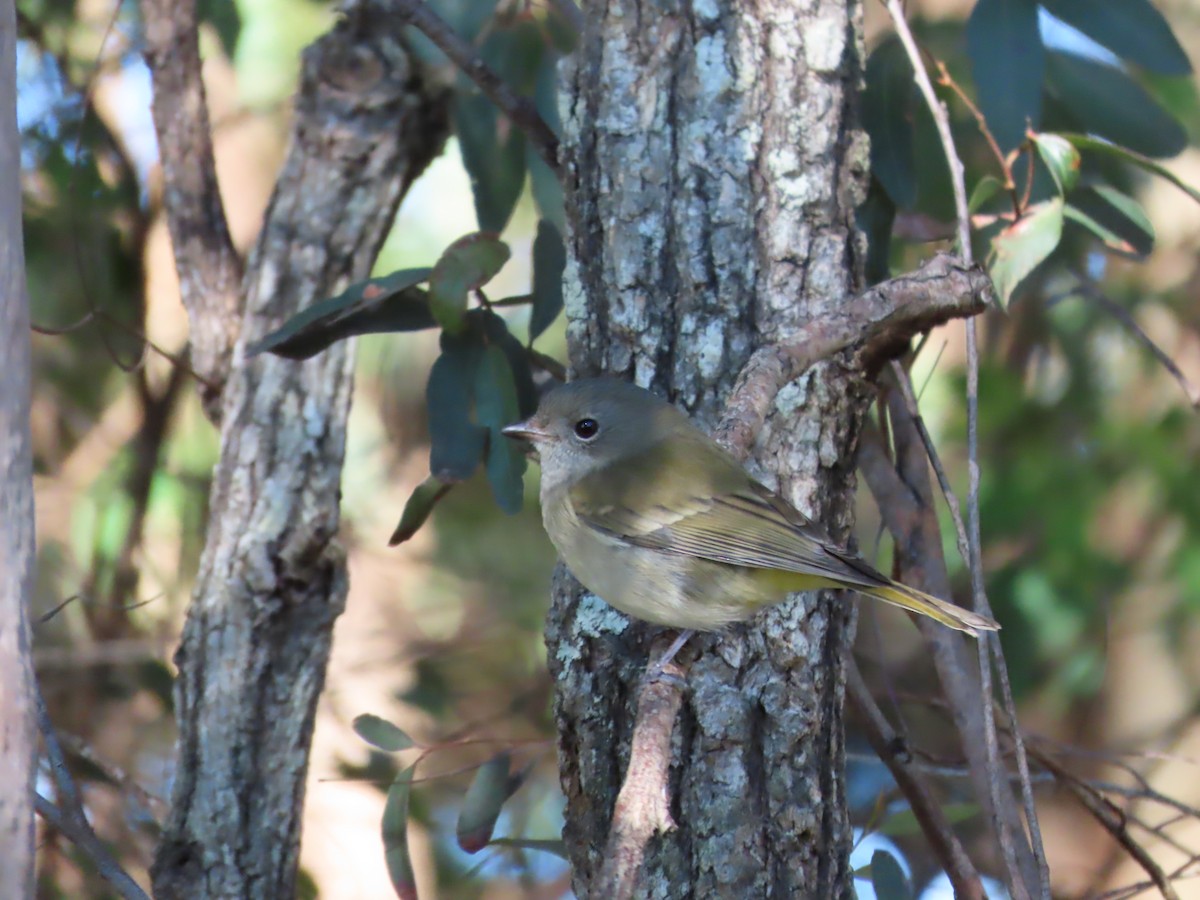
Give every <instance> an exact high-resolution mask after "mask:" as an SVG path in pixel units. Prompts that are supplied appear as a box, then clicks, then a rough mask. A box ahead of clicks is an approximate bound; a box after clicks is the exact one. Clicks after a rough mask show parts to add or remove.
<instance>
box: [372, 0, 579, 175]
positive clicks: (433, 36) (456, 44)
mask: <svg viewBox="0 0 1200 900" xmlns="http://www.w3.org/2000/svg"><path fill="white" fill-rule="evenodd" d="M387 5H388V6H389V7H390V8H391V10H392V11H393V12H395V13H396V15H398V16H399V17H400V18H401V19H402V20H403V21H406V22H408V23H410V24H411V25H413V26H414V27H415V28H417V29H418V30H419V31H420V32H421V33H422V34H424V35H425V37H427V38H429V40H431V41H433V43H434V44H436V45H437V47H438V49H440V50H441V51H442V52H443V53H445V54H446V56H448V57H449V58H450V61H451V62H452V63H454V64H455V65H456V66H458V68H459V69H460V70H461V71H462V73H463V74H464V75H466V76H467V77H468V78H470V79H471V80H472V81H473V82H475V84H476V85H477V86H478V87H479V89H480V90H481V91H483V93H484V96H486V97H487V98H488V99H489V100H491V101H492V102H493V103H495V104H496V106H498V107H499V108H500V110H501V111H502V112H503V113H504V114H505V115H506V116H508V117H509V119H511V120H512V121H513V123H514V124H515V125H517V126H518V127H519V128H520V129H521V130H522V131H524V132H525V135H526V136H527V137H528V138H529V139H530V140H531V141H533V146H534V149H535V150H537V152H538V155H539V156H541V158H542V159H543V160H545V162H546V165H548V166H549V167H550V168H551V169H552V170H553V171H554V173H555V174H556V175H558V176H559V179H560V180H561V178H562V167H561V166H560V165H559V161H558V136H557V135H556V134H555V133H554V132H553V131H552V130H551V128H550V126H549V125H547V124H546V120H545V119H543V118H542V116H541V114H540V113H539V112H538V111H537V107H536V106H534V105H533V103H532V102H530V101H529V100H528V99H527V98H525V97H522V96H520V95H519V94H517V93H516V92H514V91H513V89H512V88H510V87H509V86H508V85H507V84H505V82H504V79H502V78H501V77H500V76H499V75H497V74H496V73H495V72H494V71H493V70H492V69H491V67H490V66H488V64H487V63H485V62H484V61H483V59H482V58H480V56H479V54H478V53H476V52H475V51H474V50H473V49H472V48H471V46H470V45H469V44H468V43H467V42H466V41H464V40H463V39H462V38H460V37H459V36H458V35H457V34H455V33H454V31H453V29H451V28H450V26H449V25H447V24H446V23H445V21H443V20H442V18H441V17H440V16H439V15H438V14H437V13H435V12H434V11H433V10H432V9H431V8H430V7H429V6H428V5H427V4H426V3H425V2H424V0H390V3H388V4H387Z"/></svg>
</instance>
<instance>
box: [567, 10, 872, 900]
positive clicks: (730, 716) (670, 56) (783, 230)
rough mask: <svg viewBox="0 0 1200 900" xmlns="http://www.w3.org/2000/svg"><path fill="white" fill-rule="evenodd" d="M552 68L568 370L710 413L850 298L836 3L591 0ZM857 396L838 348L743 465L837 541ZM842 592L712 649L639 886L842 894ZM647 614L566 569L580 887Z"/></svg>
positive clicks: (850, 113) (696, 669)
mask: <svg viewBox="0 0 1200 900" xmlns="http://www.w3.org/2000/svg"><path fill="white" fill-rule="evenodd" d="M585 14H586V15H587V16H588V22H587V26H586V28H585V34H584V37H583V40H582V43H581V46H580V48H579V50H578V51H577V53H576V55H575V57H573V59H572V62H571V69H570V71H568V72H565V73H564V75H565V76H566V82H565V85H564V91H565V96H564V100H563V105H564V113H565V115H564V122H565V135H564V142H563V151H564V162H565V168H566V172H567V178H568V185H567V194H568V197H569V198H570V200H569V202H570V203H571V205H572V209H571V218H572V223H571V233H570V235H569V239H568V245H569V255H570V262H569V263H568V271H567V279H566V296H567V315H568V323H569V324H568V327H569V341H570V354H571V361H572V366H573V368H574V370H575V371H576V372H577V373H583V374H590V373H595V372H609V373H616V374H619V375H623V376H626V377H632V378H634V379H636V380H637V381H638V382H639V383H641V384H644V385H650V386H652V387H654V388H656V389H658V390H660V391H663V392H665V393H667V394H668V395H669V396H670V397H671V398H672V399H673V400H674V401H675V402H677V403H679V404H681V405H682V406H684V407H686V408H688V409H689V410H691V411H692V412H693V414H695V415H696V416H698V417H699V418H700V420H701V421H703V422H705V423H707V424H708V425H709V426H712V425H714V424H715V423H716V421H717V418H718V416H719V414H720V411H721V408H722V403H723V400H724V398H725V396H726V395H727V393H728V392H729V390H730V388H731V386H732V385H733V382H734V380H735V378H736V376H737V373H738V371H739V369H740V368H741V367H742V365H743V364H744V363H745V362H746V361H747V360H748V359H749V357H750V355H751V353H752V352H753V351H754V350H755V349H756V348H758V347H760V346H763V345H765V344H774V343H786V342H787V339H788V337H789V335H790V334H791V333H792V332H794V331H795V330H796V329H797V328H799V327H800V326H801V325H802V324H803V323H804V322H805V321H806V320H808V319H809V318H811V317H813V316H815V315H819V314H823V313H828V312H830V311H831V310H837V309H838V307H839V304H842V303H844V302H845V301H846V299H847V298H849V297H850V296H852V295H853V294H855V293H857V292H858V290H859V289H860V288H861V281H860V274H859V273H860V268H861V264H860V259H861V247H860V244H859V237H858V235H857V234H856V232H855V229H854V208H855V207H856V206H857V204H858V203H859V202H860V200H861V198H862V196H863V192H864V187H865V181H864V179H865V172H866V166H867V153H866V142H865V139H864V138H863V137H862V134H861V131H860V129H859V125H858V122H857V119H856V115H855V111H854V98H855V96H856V92H857V88H858V86H859V82H860V80H861V76H862V65H863V55H862V45H861V21H860V15H861V13H860V10H859V8H858V6H857V5H856V4H855V3H853V2H850V3H849V4H848V3H847V2H846V0H809V2H804V3H801V4H796V3H794V2H782V0H767V2H762V3H758V4H745V3H738V2H736V0H704V2H682V0H680V2H675V0H663V2H658V3H650V2H646V0H609V2H607V3H603V4H589V5H588V6H587V7H586V9H585ZM867 402H868V392H867V391H866V390H865V384H864V381H863V378H862V376H861V373H859V372H857V371H855V370H854V369H853V368H851V367H849V366H847V365H845V364H844V363H843V361H842V358H841V357H839V358H836V359H834V360H832V361H829V362H826V363H823V364H821V365H819V366H817V367H816V368H815V369H813V370H810V371H809V372H808V373H807V374H806V375H804V376H802V377H801V378H799V379H798V380H796V381H794V382H792V383H791V384H789V385H788V386H787V387H786V388H784V390H783V391H781V392H780V394H779V396H778V397H777V398H776V400H775V403H774V407H773V409H772V411H771V413H770V415H769V416H768V418H767V421H766V425H765V427H764V429H763V431H762V432H761V433H760V435H759V438H758V441H757V442H756V443H755V445H754V446H753V448H752V452H751V456H752V459H751V460H750V465H751V468H752V470H753V471H755V472H756V474H758V475H759V476H760V477H762V478H763V480H764V481H766V482H767V483H768V484H776V485H778V487H779V488H780V489H781V491H782V492H783V493H784V494H786V495H787V496H789V497H791V499H792V500H793V501H794V502H795V503H796V504H797V506H798V507H799V508H800V509H801V510H803V511H805V512H806V513H807V514H809V515H811V516H813V517H814V518H816V519H817V520H819V521H821V522H823V523H824V524H825V525H826V527H827V528H828V529H829V530H830V531H831V532H832V533H833V534H834V535H835V536H837V537H839V538H844V537H845V536H846V535H847V533H848V531H849V527H850V524H851V506H850V499H851V493H852V488H853V477H854V467H853V456H854V453H853V451H854V444H855V440H856V437H857V434H858V430H859V425H860V422H861V418H862V415H863V413H864V411H865V409H866V406H867ZM851 619H852V607H851V606H850V605H849V604H847V603H846V602H845V600H844V599H842V598H839V597H836V596H833V595H826V594H821V595H803V596H801V597H800V598H798V599H796V600H794V601H793V602H790V603H787V604H784V605H782V606H779V607H776V608H775V609H773V610H770V611H768V612H766V613H764V614H763V615H761V616H760V617H759V618H758V619H756V620H755V621H754V622H753V623H752V624H751V625H749V626H743V627H739V628H735V629H732V630H730V631H729V632H728V633H725V634H722V635H720V636H712V637H708V638H705V639H703V640H702V641H701V642H700V646H701V648H702V653H701V655H700V657H699V658H698V659H697V661H696V662H695V664H694V665H693V666H692V668H691V673H690V676H689V685H688V687H689V690H688V693H687V695H686V698H685V702H684V707H683V710H682V711H681V714H680V719H679V722H678V723H677V726H676V737H675V766H674V768H673V774H672V779H671V782H670V794H671V798H670V799H671V802H672V806H671V812H672V815H673V817H674V819H675V821H676V822H677V823H678V826H679V827H678V829H677V830H676V831H673V832H671V833H670V834H668V835H665V836H664V837H663V838H662V839H661V840H659V841H657V842H653V843H652V844H651V846H650V848H649V851H648V853H647V856H646V860H645V863H644V866H643V871H642V876H641V881H640V887H639V889H638V895H639V896H649V897H670V898H680V897H705V898H714V897H840V896H849V895H850V894H851V891H852V889H851V878H850V873H849V869H848V863H847V857H848V851H849V825H848V821H847V813H846V806H845V797H844V785H843V768H844V765H843V746H842V698H843V689H844V679H845V675H844V659H845V655H846V652H847V642H848V636H849V630H850V623H851ZM646 635H647V629H646V628H645V627H644V626H641V625H634V624H631V623H630V621H629V620H628V619H626V618H624V617H623V616H621V615H619V614H618V613H616V612H615V611H613V610H611V609H609V608H608V607H607V606H605V605H604V604H602V603H600V602H599V601H597V600H596V599H595V598H591V597H586V596H585V597H584V598H583V599H579V597H578V593H577V590H576V589H575V588H573V586H572V585H571V583H570V582H569V580H568V579H565V578H560V579H559V589H558V590H557V591H556V597H555V602H554V606H553V609H552V612H551V617H550V620H549V623H548V626H547V641H548V645H549V659H550V665H551V668H552V671H553V672H554V674H555V677H556V679H557V684H558V689H557V693H556V716H557V720H558V721H557V724H558V728H559V734H560V765H561V767H562V780H563V787H564V790H565V792H566V795H567V802H568V806H567V822H566V834H565V836H566V839H567V845H568V846H569V847H570V848H571V853H572V862H573V863H574V866H575V887H576V891H577V893H578V894H579V895H580V896H581V897H587V896H594V894H590V892H589V887H590V885H591V884H592V879H593V878H594V876H595V873H596V872H597V871H598V869H599V867H600V861H601V855H602V853H603V848H604V846H605V840H606V836H607V829H608V823H609V820H610V817H611V814H612V804H613V798H615V797H616V794H617V789H618V787H619V785H620V783H621V779H622V776H623V774H624V766H625V760H626V759H627V757H628V749H629V747H628V745H629V739H630V730H631V727H632V723H633V721H634V716H635V712H636V710H635V709H634V708H633V698H634V696H635V682H636V680H637V679H638V677H639V676H640V674H641V668H642V666H643V664H644V662H645V654H646V642H645V641H644V640H643V639H644V638H645V637H646Z"/></svg>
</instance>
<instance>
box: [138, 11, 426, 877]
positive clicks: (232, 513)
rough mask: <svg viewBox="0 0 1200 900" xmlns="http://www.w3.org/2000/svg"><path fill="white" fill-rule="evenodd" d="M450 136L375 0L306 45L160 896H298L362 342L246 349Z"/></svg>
mask: <svg viewBox="0 0 1200 900" xmlns="http://www.w3.org/2000/svg"><path fill="white" fill-rule="evenodd" d="M155 75H156V87H157V86H158V80H157V76H158V73H157V71H156V73H155ZM158 125H159V138H160V141H164V140H166V139H167V137H166V135H164V127H163V126H164V123H163V122H161V121H160V122H159V123H158ZM446 133H447V119H446V108H445V102H444V96H443V94H442V93H441V91H440V90H438V89H435V88H432V87H430V86H429V84H428V83H427V82H426V81H425V80H424V79H423V78H422V75H421V72H420V70H419V69H418V68H417V66H416V63H415V62H414V60H413V58H412V57H411V55H410V54H409V52H408V50H407V48H406V46H405V45H404V43H403V39H402V37H401V34H400V26H399V25H398V24H397V23H395V22H394V20H393V19H391V18H389V17H388V16H387V15H386V14H384V12H383V11H382V10H381V9H380V8H379V7H377V6H374V5H370V4H364V5H360V6H357V7H354V8H352V9H351V10H349V11H348V13H347V14H346V16H345V17H344V18H343V19H342V20H341V21H340V22H339V23H338V24H337V25H336V26H335V28H334V30H333V31H332V32H330V33H329V34H328V35H326V36H325V37H324V38H322V39H321V40H320V41H318V42H317V43H316V44H314V45H313V46H312V47H311V48H309V50H308V51H306V53H305V55H304V60H303V71H302V74H301V85H300V90H299V95H298V97H297V100H296V108H295V118H294V126H293V134H292V138H291V147H290V150H289V152H288V155H287V159H286V161H285V163H284V167H283V170H282V172H281V173H280V176H279V179H278V183H277V185H276V189H275V193H274V196H273V198H272V200H271V203H270V206H269V208H268V211H267V213H266V218H265V221H264V225H263V231H262V234H261V236H260V238H259V241H258V244H257V246H256V247H255V249H254V251H253V253H252V255H251V257H250V259H249V261H248V263H247V266H246V269H247V273H246V277H245V281H244V283H243V287H242V290H243V294H244V298H243V303H242V307H243V309H244V316H243V318H242V319H241V321H240V322H239V323H238V326H237V331H238V333H239V335H240V336H239V338H238V341H237V343H236V344H235V345H234V348H233V352H232V356H231V359H232V367H231V369H230V371H229V373H228V376H227V377H226V378H224V379H222V380H223V381H224V391H223V395H222V404H221V416H220V419H221V455H220V461H219V462H218V464H217V469H216V472H215V475H214V483H213V490H212V495H211V510H210V522H209V530H208V535H207V539H206V545H205V550H204V555H203V558H202V560H201V566H200V572H199V575H198V579H197V586H196V590H195V594H194V597H193V601H192V605H191V607H190V609H189V611H188V617H187V622H186V624H185V627H184V632H183V636H182V641H181V644H180V647H179V651H178V654H177V656H176V662H177V665H178V667H179V676H178V680H177V686H176V701H177V716H178V719H179V728H180V737H179V758H178V762H177V769H176V775H175V780H174V786H173V792H172V803H171V814H170V817H169V819H168V821H167V823H166V825H165V831H164V835H163V840H162V843H161V845H160V847H159V850H158V853H157V856H156V859H155V862H154V866H153V868H152V877H153V883H154V893H155V896H156V897H159V898H195V897H245V898H261V897H291V896H293V895H294V893H295V886H296V868H297V859H298V850H299V839H300V821H301V809H302V806H303V798H304V783H305V775H306V770H307V765H308V754H309V743H310V738H311V732H312V727H313V717H314V711H315V708H316V702H317V697H318V694H319V693H320V691H321V687H322V684H323V681H324V676H325V668H326V664H327V662H328V657H329V649H330V639H331V635H332V630H333V625H334V620H335V619H336V618H337V616H338V614H339V613H340V612H341V611H342V608H343V606H344V603H345V598H346V586H347V576H346V567H345V560H344V553H343V551H342V549H341V548H340V546H339V545H338V542H337V531H338V501H339V483H340V479H341V466H342V459H343V452H344V446H345V436H346V416H347V411H348V408H349V403H350V396H351V388H352V370H353V342H345V343H339V344H336V345H334V346H333V347H332V348H330V349H329V350H327V351H325V352H324V353H322V354H320V355H319V356H317V357H316V358H315V359H312V360H309V361H307V362H303V363H296V362H289V361H286V360H283V359H280V358H277V357H274V356H269V355H264V356H258V357H255V358H252V359H245V358H244V355H243V350H242V348H243V347H244V346H245V345H246V344H247V343H249V342H251V341H253V340H254V339H256V338H258V337H261V336H262V335H263V334H265V333H266V332H267V331H269V330H271V329H273V328H275V327H278V325H280V324H281V323H282V322H283V321H284V320H285V319H287V318H288V317H290V316H291V315H293V314H295V313H296V312H297V311H298V310H300V309H303V308H304V307H306V306H308V305H311V304H312V303H314V302H316V301H318V300H320V299H322V298H324V297H327V296H330V295H332V294H334V293H337V292H338V291H339V290H341V289H342V288H344V287H345V286H346V285H347V284H348V283H350V282H354V281H358V280H361V279H363V278H366V277H367V276H368V275H369V273H370V269H371V266H372V264H373V262H374V259H375V256H376V254H377V252H378V250H379V246H380V244H381V243H382V241H383V239H384V236H385V235H386V233H387V231H388V229H389V228H390V227H391V224H392V220H393V218H394V216H395V211H396V208H397V206H398V205H399V202H400V199H401V197H402V196H403V194H404V192H405V191H406V190H407V188H408V186H409V184H410V183H411V182H412V180H413V179H414V178H415V177H416V175H417V174H418V173H419V172H420V171H421V170H422V169H424V167H425V166H426V165H427V164H428V162H429V161H430V160H431V159H432V158H433V157H434V156H435V155H436V154H437V153H438V152H439V151H440V149H441V147H442V144H443V142H444V140H445V136H446ZM166 156H167V151H165V150H164V158H166ZM211 199H212V198H211V197H209V198H208V199H207V201H206V202H211ZM170 201H171V195H170V193H168V202H170ZM168 214H171V210H168ZM201 244H202V242H201ZM191 246H192V250H193V251H194V250H195V248H196V246H198V245H197V244H193V245H191ZM175 252H176V255H177V257H179V256H180V255H181V254H186V253H188V252H189V250H188V248H187V247H181V246H180V244H179V243H176V245H175ZM210 261H211V260H210ZM201 264H202V261H201V262H197V261H196V260H195V259H191V260H189V261H188V263H187V265H189V266H200V265H201ZM216 264H218V265H220V264H221V263H220V261H219V259H218V260H217V262H216ZM179 266H180V269H181V274H182V272H183V271H184V269H185V265H184V263H183V262H180V263H179ZM192 314H193V316H195V315H197V313H196V311H195V310H192ZM199 314H200V315H209V314H214V313H213V311H211V310H210V311H208V312H200V313H199ZM198 324H199V325H200V326H201V327H204V328H211V327H212V323H197V321H196V319H195V318H193V320H192V327H193V329H196V328H197V325H198Z"/></svg>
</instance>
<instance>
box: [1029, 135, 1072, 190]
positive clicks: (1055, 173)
mask: <svg viewBox="0 0 1200 900" xmlns="http://www.w3.org/2000/svg"><path fill="white" fill-rule="evenodd" d="M1034 143H1035V144H1036V145H1037V150H1038V155H1039V156H1041V158H1042V162H1044V163H1045V164H1046V168H1047V169H1049V170H1050V176H1051V177H1052V178H1053V179H1054V183H1055V184H1056V185H1058V192H1059V193H1060V194H1065V193H1067V192H1068V191H1070V190H1071V189H1073V188H1074V187H1075V185H1076V184H1078V183H1079V165H1080V157H1079V151H1078V150H1077V149H1075V145H1074V144H1072V143H1071V142H1070V141H1068V140H1067V139H1066V138H1065V137H1062V136H1061V135H1057V134H1038V135H1037V136H1036V137H1035V138H1034Z"/></svg>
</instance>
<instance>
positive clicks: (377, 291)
mask: <svg viewBox="0 0 1200 900" xmlns="http://www.w3.org/2000/svg"><path fill="white" fill-rule="evenodd" d="M432 272H433V270H432V269H401V270H400V271H398V272H393V273H391V274H390V275H385V276H384V277H382V278H370V279H368V280H366V281H359V282H355V283H354V284H352V285H350V286H349V287H348V288H346V289H345V290H344V291H342V292H341V293H340V294H338V295H337V296H335V297H330V298H328V299H326V300H322V301H321V302H319V303H314V304H313V305H312V306H310V307H309V308H308V309H305V310H303V311H302V312H299V313H297V314H296V315H294V316H292V318H290V319H288V321H287V322H285V323H284V324H283V325H282V326H281V327H279V328H277V329H275V330H274V331H272V332H271V333H270V334H268V335H267V336H266V337H263V338H261V339H260V340H258V341H255V342H254V343H253V344H250V345H249V346H247V347H246V356H254V355H256V354H258V353H263V352H270V353H274V354H275V355H277V356H282V357H285V358H287V359H308V358H309V357H310V356H315V355H316V354H318V353H320V352H321V351H322V350H324V349H325V348H327V347H328V346H330V345H331V344H333V343H334V342H335V341H340V340H343V339H344V338H348V337H352V336H354V335H359V334H374V333H379V332H391V331H417V330H420V329H423V328H433V327H434V326H435V325H437V322H436V321H435V319H434V317H433V313H432V312H431V311H430V309H429V303H428V300H427V298H426V294H425V291H423V290H421V289H420V288H417V287H416V285H418V284H420V283H421V282H422V281H427V280H428V279H429V277H430V275H431V274H432Z"/></svg>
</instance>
